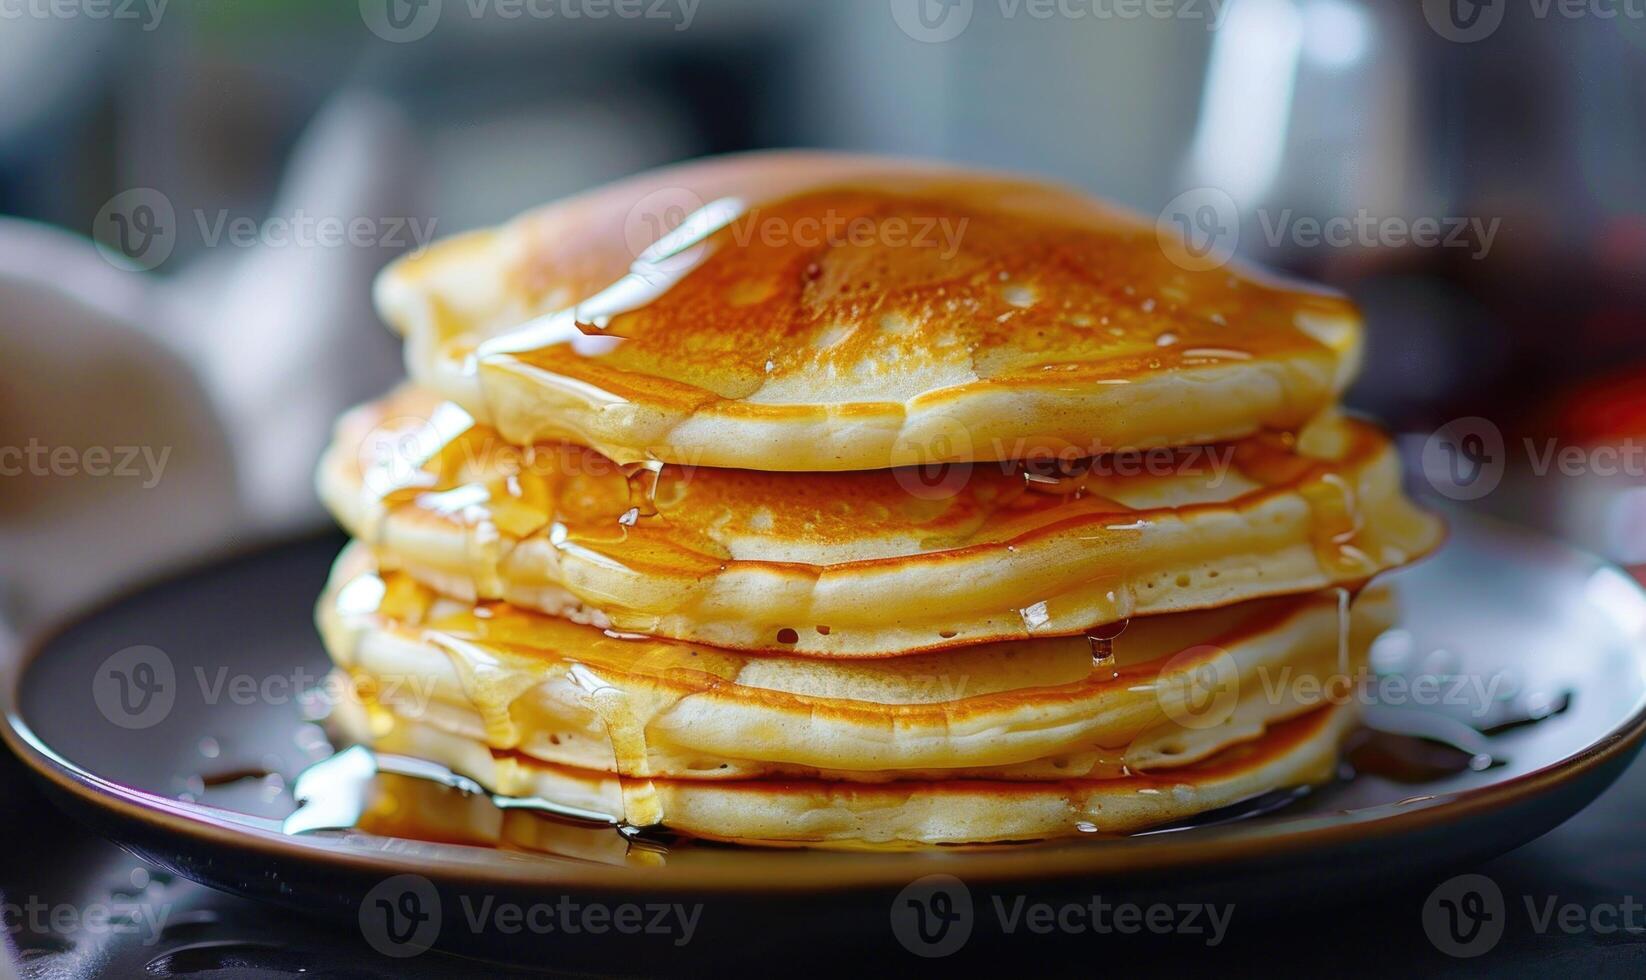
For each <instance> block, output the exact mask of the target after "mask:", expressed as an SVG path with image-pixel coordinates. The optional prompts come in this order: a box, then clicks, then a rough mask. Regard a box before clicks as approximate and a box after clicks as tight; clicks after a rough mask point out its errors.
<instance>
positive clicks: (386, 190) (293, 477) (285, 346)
mask: <svg viewBox="0 0 1646 980" xmlns="http://www.w3.org/2000/svg"><path fill="white" fill-rule="evenodd" d="M415 156H416V154H415V153H414V147H413V140H412V139H411V137H410V134H409V132H408V130H407V128H406V127H405V125H404V124H403V122H402V120H401V118H400V116H399V113H398V111H397V110H396V109H394V108H393V107H392V106H390V105H389V104H388V103H386V102H383V101H381V100H379V99H377V98H374V97H371V96H366V95H359V94H354V95H344V96H341V97H339V98H338V99H336V100H334V101H333V102H332V103H331V104H330V105H329V106H327V107H326V108H325V109H324V110H322V111H321V112H320V113H319V115H317V116H316V117H315V120H314V122H313V123H312V124H310V126H309V129H308V131H307V132H306V133H305V134H304V136H303V139H302V141H301V142H300V144H299V145H298V147H297V150H296V152H295V153H294V154H293V156H292V161H291V165H290V168H289V169H288V171H287V173H286V175H285V178H284V180H283V181H282V184H281V188H280V193H279V194H278V195H277V196H276V199H275V202H274V204H273V206H272V207H271V208H270V209H269V215H268V216H269V218H270V219H271V220H272V221H292V222H293V223H294V224H295V223H296V220H297V218H298V217H299V216H307V217H308V218H311V219H329V220H336V219H340V220H341V221H343V222H344V223H348V222H354V221H364V222H366V223H368V224H369V225H370V226H371V227H373V228H374V229H378V230H380V231H381V237H382V238H384V239H387V240H386V241H385V242H384V244H382V245H379V246H375V247H360V246H358V245H352V244H344V245H321V244H315V243H314V242H312V241H311V242H303V241H300V240H299V238H300V236H299V235H296V234H293V235H291V236H272V235H265V236H262V239H263V240H262V242H261V243H260V244H258V245H255V246H252V247H249V248H237V247H232V246H230V245H227V244H220V245H219V247H217V248H216V249H214V250H211V251H210V252H209V253H208V256H207V257H206V258H205V259H202V260H200V261H198V262H196V263H195V264H193V265H191V266H190V267H189V268H187V269H185V270H184V271H183V272H182V273H181V274H180V275H178V276H177V277H176V278H175V279H173V280H171V281H169V282H166V283H165V284H164V285H163V286H162V287H161V292H160V295H161V297H162V300H163V304H164V308H165V311H166V315H165V317H164V323H163V325H162V329H163V330H164V335H165V337H166V338H167V339H168V340H170V341H171V342H172V344H173V346H174V347H175V348H176V349H178V350H181V351H185V352H187V356H188V357H189V359H190V360H191V362H193V364H194V366H195V368H196V369H197V370H198V372H199V375H200V378H201V379H202V381H203V382H204V384H205V385H206V388H207V390H208V391H209V392H210V394H211V397H212V400H213V402H214V403H215V405H216V410H217V412H218V415H219V417H220V418H221V419H222V421H223V424H224V426H225V428H226V429H227V431H228V433H229V436H230V448H231V451H232V452H233V454H234V460H235V469H236V471H237V472H238V473H239V475H240V493H241V499H242V501H243V502H244V505H245V507H246V510H247V519H248V521H249V527H250V528H252V529H255V530H256V531H260V532H263V533H269V532H274V531H284V530H289V529H292V528H295V527H302V526H307V525H313V524H318V523H320V522H321V521H322V520H323V517H322V514H321V511H320V505H319V503H318V501H317V500H316V499H315V496H314V492H313V490H312V486H313V483H312V475H313V470H314V464H315V461H316V460H318V459H319V458H320V451H321V449H322V448H324V446H325V443H326V441H327V439H328V438H329V436H330V433H331V423H332V420H333V419H335V418H336V417H337V416H338V415H339V414H340V413H341V412H342V411H343V410H344V409H345V408H347V407H349V406H350V405H353V404H356V403H358V402H360V401H363V400H365V399H367V398H370V397H373V396H375V395H377V394H380V393H381V392H382V391H384V390H386V389H387V388H388V387H389V386H390V385H392V384H393V383H394V380H395V378H396V377H397V376H399V374H400V373H401V371H400V366H399V356H398V346H397V344H396V342H395V340H394V338H393V337H392V336H390V334H389V333H388V331H387V328H385V327H383V326H381V325H380V324H378V322H377V320H376V317H375V315H374V314H373V312H372V308H371V283H372V279H373V278H374V277H375V276H376V274H377V272H378V270H379V269H381V268H382V267H383V266H384V265H385V264H387V263H388V262H389V260H390V259H392V258H394V257H395V255H397V254H399V253H400V252H401V251H403V249H404V246H403V245H399V246H397V245H396V242H404V243H410V242H411V241H412V239H413V238H414V237H416V236H422V237H427V236H428V235H429V234H440V233H442V232H443V231H444V229H441V228H440V227H438V225H434V226H433V227H432V228H431V219H430V218H428V217H426V216H420V215H419V214H418V209H416V208H414V207H413V200H414V198H415V197H416V195H415V193H414V190H413V187H414V184H415V181H414V179H413V177H412V175H411V174H410V173H409V172H408V164H407V161H408V160H412V159H414V158H415ZM179 218H180V220H183V221H190V220H194V219H193V218H192V217H189V216H185V215H183V213H182V211H181V209H179ZM271 227H272V225H271Z"/></svg>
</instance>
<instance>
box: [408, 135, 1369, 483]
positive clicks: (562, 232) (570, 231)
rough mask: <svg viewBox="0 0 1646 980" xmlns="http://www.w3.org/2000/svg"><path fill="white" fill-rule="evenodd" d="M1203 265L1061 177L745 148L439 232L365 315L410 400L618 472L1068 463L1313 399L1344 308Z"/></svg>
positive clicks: (1257, 419)
mask: <svg viewBox="0 0 1646 980" xmlns="http://www.w3.org/2000/svg"><path fill="white" fill-rule="evenodd" d="M670 229H673V230H672V231H671V230H670ZM1174 254H1177V253H1174ZM1195 264H1196V263H1193V262H1178V261H1174V260H1173V258H1171V257H1169V256H1168V249H1167V248H1165V247H1163V245H1162V242H1161V239H1160V237H1159V236H1158V235H1157V233H1156V229H1155V227H1154V225H1153V224H1152V223H1149V222H1146V221H1143V220H1140V219H1139V218H1137V217H1135V216H1132V215H1129V214H1126V213H1123V212H1120V211H1117V210H1115V209H1112V208H1110V207H1108V206H1106V205H1103V204H1101V203H1099V202H1097V201H1095V200H1093V199H1091V198H1088V197H1086V196H1084V195H1081V194H1079V193H1076V192H1074V191H1072V190H1069V189H1066V188H1062V187H1058V186H1055V185H1048V184H1045V183H1040V182H1036V181H1031V180H1027V179H1023V178H1016V177H1009V176H1002V175H996V174H989V173H980V172H976V171H967V170H961V169H955V168H949V167H943V166H937V165H933V164H927V163H915V162H910V161H896V160H885V159H877V158H872V157H856V156H840V155H833V154H820V153H763V154H752V155H746V156H737V157H728V158H722V159H710V160H705V161H700V162H696V163H691V164H686V165H683V166H678V167H671V168H667V169H663V170H658V171H653V172H650V173H647V174H642V175H640V176H638V177H634V178H631V179H629V180H625V181H623V182H620V183H617V184H613V185H610V186H608V187H605V188H602V189H600V190H596V191H593V192H591V193H588V194H584V195H582V196H579V197H575V198H572V199H569V200H566V201H563V202H560V203H557V204H553V205H550V206H548V207H546V208H543V209H541V210H538V211H534V212H531V213H528V214H526V215H524V216H522V217H520V218H518V219H516V220H514V221H512V222H510V223H509V224H507V225H504V226H502V227H499V228H494V229H488V230H484V231H479V232H474V233H470V234H466V235H462V236H458V237H456V238H452V239H448V240H446V241H443V242H440V243H438V244H436V245H434V246H433V247H431V248H430V249H428V250H427V251H425V252H422V253H419V254H417V255H414V256H410V257H408V258H405V259H402V260H401V261H399V262H397V263H395V264H394V265H392V266H391V267H389V269H388V270H386V271H385V272H384V274H383V276H382V277H381V278H380V280H379V282H378V284H377V301H378V305H379V308H380V310H381V311H382V313H383V315H384V317H385V318H386V319H387V320H388V321H389V322H390V323H391V324H392V325H393V326H394V327H395V328H396V329H398V330H399V331H401V332H402V333H403V334H405V336H406V338H407V361H408V365H409V367H410V371H411V374H412V376H413V378H414V379H415V380H417V381H418V382H419V383H421V384H424V385H427V386H430V387H432V388H433V389H435V390H436V391H437V392H439V393H440V394H441V395H443V396H445V397H447V398H449V399H451V400H452V401H455V402H457V403H458V404H459V405H461V406H462V407H463V408H464V409H466V410H467V411H468V412H470V413H471V414H472V415H474V416H475V417H476V418H477V419H479V420H480V421H482V422H484V423H487V424H490V425H492V426H494V427H495V428H497V429H498V430H499V431H500V432H501V433H502V435H503V437H504V438H506V439H508V440H509V441H511V442H514V443H516V444H522V445H524V444H530V443H533V442H536V441H539V440H564V441H570V442H575V443H578V444H580V445H584V446H588V447H591V448H594V449H597V450H599V451H600V452H602V453H603V454H605V455H606V456H608V457H611V458H612V459H615V460H617V461H619V462H636V461H641V460H662V461H665V462H672V463H685V464H695V465H706V466H726V467H740V468H747V469H761V470H782V471H818V470H855V469H880V468H886V467H890V466H896V465H906V464H910V463H928V462H942V461H951V460H952V461H965V460H970V461H992V460H1000V459H1011V458H1021V457H1023V456H1025V455H1029V454H1032V453H1033V452H1035V451H1047V450H1050V451H1054V452H1058V453H1063V454H1070V453H1072V454H1073V455H1074V456H1076V457H1084V456H1090V455H1094V454H1097V453H1101V452H1105V451H1109V450H1113V449H1126V448H1142V447H1155V446H1172V445H1187V444H1193V443H1202V442H1212V441H1218V440H1224V439H1229V438H1235V437H1240V436H1245V435H1248V434H1250V433H1253V432H1255V431H1258V430H1259V429H1263V428H1278V429H1290V428H1295V427H1297V426H1299V425H1301V424H1302V423H1303V422H1304V421H1306V420H1307V419H1308V418H1309V417H1311V416H1312V415H1313V414H1315V413H1316V412H1318V411H1319V410H1321V409H1322V408H1324V407H1326V406H1327V405H1329V404H1330V403H1331V402H1332V401H1333V400H1334V398H1335V397H1336V395H1337V394H1338V392H1340V391H1341V390H1342V388H1343V386H1344V385H1345V384H1346V383H1347V382H1348V380H1349V379H1350V377H1351V376H1352V374H1353V372H1354V369H1355V366H1356V364H1357V361H1358V356H1359V349H1360V325H1359V319H1358V317H1357V315H1356V313H1355V311H1354V309H1353V307H1352V306H1351V305H1350V304H1349V303H1348V301H1347V300H1345V299H1343V298H1342V297H1339V296H1336V295H1333V294H1328V293H1321V292H1313V291H1304V290H1301V289H1299V288H1296V287H1290V286H1283V285H1281V284H1279V283H1277V282H1273V281H1269V280H1264V279H1261V278H1259V277H1257V276H1255V275H1254V274H1252V273H1251V272H1249V271H1244V270H1237V269H1234V268H1231V267H1227V266H1225V267H1221V268H1212V269H1195V268H1190V266H1194V265H1195Z"/></svg>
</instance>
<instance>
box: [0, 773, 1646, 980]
mask: <svg viewBox="0 0 1646 980" xmlns="http://www.w3.org/2000/svg"><path fill="white" fill-rule="evenodd" d="M1643 831H1646V757H1643V758H1642V759H1641V760H1639V761H1637V762H1636V763H1635V765H1634V766H1633V767H1632V768H1631V769H1630V770H1629V771H1628V772H1627V773H1626V774H1625V775H1624V777H1623V778H1622V780H1620V781H1619V782H1618V784H1617V785H1615V786H1613V787H1612V788H1611V789H1610V790H1609V791H1607V793H1606V794H1605V795H1604V796H1602V797H1601V798H1600V799H1599V800H1597V801H1596V802H1595V803H1594V804H1593V805H1591V806H1590V807H1589V808H1588V809H1587V810H1585V811H1584V812H1582V813H1581V814H1579V815H1578V816H1577V817H1575V818H1573V819H1572V820H1571V821H1569V822H1568V823H1566V824H1565V825H1564V826H1562V827H1560V828H1558V829H1557V830H1555V831H1553V832H1551V833H1549V834H1547V835H1545V836H1544V837H1542V838H1540V839H1538V840H1536V841H1533V842H1532V843H1530V844H1527V845H1525V846H1523V847H1521V848H1519V849H1517V850H1515V851H1513V852H1510V853H1509V854H1506V855H1503V856H1501V857H1499V858H1497V859H1495V860H1492V861H1489V862H1487V863H1485V864H1483V865H1481V866H1479V867H1473V868H1470V867H1465V868H1459V869H1458V871H1459V873H1478V874H1483V875H1485V876H1487V877H1488V878H1490V879H1491V881H1492V882H1493V883H1494V884H1495V885H1496V887H1497V889H1498V890H1499V891H1500V892H1501V894H1502V898H1503V906H1502V908H1503V913H1502V933H1501V938H1499V939H1497V940H1496V941H1495V942H1493V941H1491V939H1490V937H1491V935H1492V933H1491V932H1486V933H1482V934H1480V935H1481V936H1485V937H1486V938H1480V936H1477V937H1476V938H1475V939H1474V940H1473V943H1472V945H1470V946H1469V947H1468V948H1469V949H1470V950H1480V951H1481V952H1480V954H1479V955H1477V956H1474V957H1470V958H1455V957H1453V956H1450V955H1447V954H1446V953H1444V952H1442V951H1441V950H1440V949H1439V948H1437V946H1436V944H1435V943H1434V942H1433V941H1431V939H1430V938H1429V936H1430V933H1431V932H1432V931H1433V929H1434V926H1433V923H1434V922H1435V921H1437V920H1436V919H1435V918H1434V916H1436V915H1438V914H1440V908H1439V903H1440V902H1442V901H1443V900H1447V899H1452V900H1456V898H1457V894H1458V890H1459V888H1460V887H1464V886H1469V882H1462V883H1456V882H1453V883H1452V884H1450V885H1449V886H1448V885H1447V882H1449V881H1451V879H1449V878H1440V879H1434V880H1427V881H1420V882H1415V883H1413V884H1412V885H1410V886H1401V887H1400V888H1397V889H1395V890H1393V891H1391V892H1387V893H1383V894H1379V895H1378V896H1376V897H1375V898H1368V899H1367V900H1365V901H1356V900H1355V898H1354V896H1341V895H1339V896H1326V897H1329V898H1331V899H1333V901H1330V902H1327V901H1316V900H1314V897H1312V896H1308V895H1299V902H1298V903H1297V905H1296V906H1295V907H1292V908H1289V909H1287V910H1285V911H1284V913H1283V914H1274V913H1273V911H1272V910H1271V911H1270V912H1269V913H1267V914H1257V915H1253V916H1247V917H1245V919H1244V921H1243V917H1242V916H1241V915H1240V912H1241V911H1242V910H1241V909H1239V908H1238V907H1237V908H1236V909H1235V914H1234V915H1233V917H1232V919H1231V920H1230V923H1229V927H1228V930H1227V933H1226V935H1225V938H1224V940H1223V941H1222V942H1221V944H1219V945H1218V946H1216V947H1215V948H1208V946H1207V943H1206V940H1205V938H1204V937H1192V936H1182V935H1170V936H1142V935H1120V934H1118V933H1114V932H1109V933H1106V934H1101V935H1100V934H1095V933H1089V934H1087V935H1085V936H1083V937H1081V938H1080V940H1079V941H1076V942H1064V943H1060V944H1056V945H1052V946H1046V945H1039V944H1036V943H1034V942H1033V941H1027V942H1021V943H1016V944H1014V945H1012V946H1007V947H1001V948H995V949H972V948H968V949H966V950H964V951H963V952H962V953H960V954H957V955H956V956H955V957H954V958H952V959H937V960H920V959H916V958H915V957H913V956H909V957H908V958H907V961H906V962H903V963H888V962H885V961H884V960H882V961H880V962H877V963H872V964H854V963H852V962H851V954H850V951H845V950H805V951H798V950H797V951H796V953H797V955H800V956H803V957H804V958H805V960H806V961H807V963H808V964H811V965H815V966H822V965H823V964H824V963H825V961H826V960H839V963H838V967H839V968H841V969H853V968H856V969H871V970H874V971H875V972H876V973H879V972H882V971H885V970H888V969H895V970H897V971H898V972H922V971H926V970H929V971H932V972H937V971H945V972H948V971H952V970H954V969H955V968H956V967H960V968H962V969H963V970H966V971H967V972H970V968H971V967H973V966H974V965H978V964H977V963H976V961H979V960H983V961H988V962H987V965H988V966H989V967H990V968H991V969H1002V970H1007V969H1009V970H1013V971H1014V972H1015V974H1016V975H1018V976H1063V975H1077V974H1078V975H1085V976H1090V975H1092V974H1093V973H1094V972H1098V971H1104V972H1107V970H1108V969H1112V968H1113V967H1115V966H1117V965H1124V966H1125V967H1126V968H1127V969H1128V970H1129V971H1133V972H1135V971H1138V970H1142V971H1144V973H1143V975H1145V976H1152V975H1164V976H1172V975H1177V974H1179V973H1181V972H1184V971H1187V970H1205V971H1216V972H1218V973H1220V974H1224V975H1253V974H1268V975H1273V974H1276V973H1279V974H1282V975H1289V974H1291V973H1294V972H1295V973H1300V974H1301V973H1308V974H1310V975H1318V974H1319V973H1321V972H1330V973H1337V974H1347V975H1380V976H1381V975H1387V974H1391V973H1394V974H1401V973H1419V974H1428V973H1447V974H1462V975H1472V974H1481V975H1484V974H1490V975H1494V976H1500V975H1504V974H1516V975H1529V976H1544V975H1556V976H1582V977H1598V976H1629V977H1639V976H1646V908H1643V907H1642V903H1643V902H1646V833H1643ZM0 833H3V839H0V916H3V917H4V919H5V933H6V934H5V936H4V937H3V938H4V941H5V943H6V944H8V945H9V946H10V947H11V948H10V949H9V950H4V951H3V952H0V957H3V958H4V959H3V960H0V978H8V980H9V976H10V975H9V974H8V972H7V970H8V963H9V968H10V969H11V970H13V971H15V972H16V974H17V975H19V976H20V977H24V978H59V977H62V978H69V977H122V978H124V977H145V976H146V977H190V978H216V977H225V978H227V977H234V978H240V977H259V978H261V977H305V978H314V977H330V978H342V977H348V978H356V977H359V978H364V977H395V978H398V980H410V978H420V977H444V976H498V975H504V974H505V973H506V972H507V971H500V970H499V969H498V968H495V967H492V966H490V965H485V964H479V963H475V962H473V961H468V960H460V959H456V958H453V957H448V956H444V955H442V954H440V953H437V952H428V953H424V954H422V955H420V956H417V957H414V958H411V959H400V960H390V959H386V958H383V957H381V956H379V955H378V954H377V953H375V952H373V951H372V949H371V948H370V947H368V946H367V945H366V944H365V942H364V941H363V940H362V939H361V937H360V936H359V935H357V934H355V933H354V932H352V931H351V930H349V929H346V928H341V927H337V926H333V925H329V924H325V923H320V922H316V921H310V920H307V919H305V918H303V917H301V916H298V915H293V914H290V913H285V912H281V911H277V910H272V909H269V908H266V907H264V906H261V905H258V904H257V903H254V902H250V901H247V900H244V899H240V898H236V897H232V896H229V895H225V894H221V893H218V892H215V891H213V890H211V889H209V888H205V887H203V886H201V885H197V884H195V883H193V882H190V881H186V880H180V879H173V878H169V877H168V876H166V875H165V874H164V873H162V872H160V871H158V870H157V869H153V868H149V867H147V866H145V865H144V864H143V863H142V862H141V861H139V860H138V859H137V858H135V857H133V856H131V855H130V854H128V853H126V852H125V851H123V850H121V849H120V848H119V847H117V846H115V845H113V844H111V843H109V842H107V841H105V840H102V839H100V838H98V837H96V836H94V835H92V834H90V833H88V832H87V831H85V830H84V829H82V828H81V827H79V826H77V825H76V824H74V823H73V822H72V821H70V820H69V819H67V818H66V817H64V816H62V815H61V814H59V813H58V812H57V811H56V810H55V809H54V808H53V806H52V805H51V804H50V803H49V802H47V801H46V800H45V799H44V798H42V797H41V796H40V795H39V793H38V792H36V790H35V787H34V785H33V782H32V780H31V779H30V778H29V777H28V774H27V773H25V772H23V771H22V766H21V764H20V763H18V762H17V760H16V759H14V758H12V757H10V756H9V755H5V754H4V753H3V752H0ZM1396 870H1397V869H1391V873H1394V872H1395V871H1396ZM1448 887H1449V888H1450V889H1451V890H1450V891H1448V890H1446V889H1447V888H1448ZM133 908H136V909H140V910H144V911H143V912H142V914H141V915H139V916H137V917H136V919H135V920H132V921H127V917H125V916H123V913H126V912H129V910H131V909H133ZM1426 910H1427V912H1428V914H1429V916H1430V928H1429V929H1426V928H1425V913H1426ZM110 913H112V915H111V914H110ZM162 914H163V915H164V918H165V924H166V926H167V928H166V929H165V930H164V936H163V938H159V939H158V940H157V939H156V936H157V934H158V932H159V930H157V929H154V928H152V927H151V924H152V920H153V919H154V918H156V917H158V916H160V915H162ZM968 960H969V961H971V962H964V961H968ZM772 965H773V964H765V966H766V967H767V968H769V967H770V966H772ZM761 966H762V965H761V964H757V963H751V964H750V968H751V970H752V969H759V968H761ZM786 968H788V969H792V968H793V964H790V965H789V966H788V967H786ZM612 972H613V973H614V974H623V973H625V970H624V968H623V964H622V963H616V962H614V963H613V964H612Z"/></svg>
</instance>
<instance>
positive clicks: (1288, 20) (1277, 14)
mask: <svg viewBox="0 0 1646 980" xmlns="http://www.w3.org/2000/svg"><path fill="white" fill-rule="evenodd" d="M1302 47H1303V14H1302V12H1301V11H1300V10H1299V9H1298V5H1297V4H1296V3H1294V2H1292V0H1230V2H1229V6H1228V8H1227V10H1226V12H1225V19H1224V22H1223V28H1222V30H1220V31H1218V32H1217V35H1216V38H1215V39H1214V40H1213V42H1212V53H1211V59H1210V61H1209V62H1208V64H1207V67H1206V89H1205V92H1204V93H1203V94H1202V96H1201V100H1200V102H1201V108H1200V121H1199V124H1198V126H1197V127H1196V129H1195V136H1194V144H1193V146H1192V148H1191V149H1190V151H1189V152H1190V157H1189V158H1190V167H1191V170H1192V172H1193V173H1194V175H1195V178H1196V179H1197V180H1199V181H1201V182H1203V183H1206V184H1210V185H1212V186H1215V187H1219V188H1221V189H1223V190H1224V191H1225V192H1227V193H1228V194H1229V195H1230V196H1231V197H1233V198H1234V199H1235V201H1236V203H1238V204H1240V205H1241V206H1243V207H1244V206H1249V205H1251V204H1254V203H1255V202H1256V201H1257V200H1258V199H1259V198H1260V197H1261V195H1262V194H1263V192H1264V191H1266V190H1268V188H1269V187H1270V186H1271V185H1272V184H1273V183H1274V180H1275V176H1276V175H1277V173H1278V172H1279V170H1280V160H1281V154H1282V151H1283V150H1284V148H1285V144H1286V127H1287V124H1288V123H1289V121H1290V119H1291V114H1292V90H1293V87H1294V86H1295V85H1296V84H1297V66H1298V58H1299V56H1300V52H1301V50H1302Z"/></svg>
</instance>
